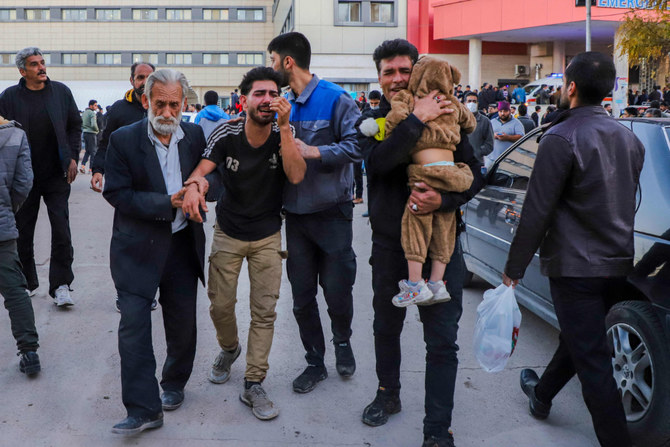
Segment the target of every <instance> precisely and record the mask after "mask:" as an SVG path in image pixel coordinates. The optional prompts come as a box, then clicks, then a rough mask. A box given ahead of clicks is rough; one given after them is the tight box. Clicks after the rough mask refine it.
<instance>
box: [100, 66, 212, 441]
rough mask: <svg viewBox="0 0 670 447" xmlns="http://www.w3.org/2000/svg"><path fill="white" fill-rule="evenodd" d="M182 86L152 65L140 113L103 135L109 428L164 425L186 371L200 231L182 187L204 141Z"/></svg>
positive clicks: (192, 339)
mask: <svg viewBox="0 0 670 447" xmlns="http://www.w3.org/2000/svg"><path fill="white" fill-rule="evenodd" d="M188 88H189V87H188V81H187V80H186V78H185V77H184V75H183V74H182V73H180V72H178V71H176V70H169V69H164V70H158V71H156V72H154V73H153V74H151V76H149V78H148V79H147V82H146V86H145V93H144V95H142V103H143V105H144V107H145V108H148V117H147V118H145V119H143V120H141V121H138V122H136V123H134V124H131V125H129V126H126V127H122V128H121V129H119V130H117V131H116V132H114V133H113V134H112V135H111V137H110V140H109V146H108V152H107V157H106V161H105V175H106V177H107V183H106V184H105V188H104V191H103V196H104V197H105V199H107V201H108V202H109V203H110V204H111V205H112V206H113V207H114V208H115V212H114V225H113V233H112V241H111V248H110V269H111V273H112V279H113V280H114V285H115V286H116V290H117V293H118V297H119V307H120V311H121V321H120V323H119V355H120V357H121V389H122V398H123V404H124V406H125V407H126V411H127V414H128V416H127V417H126V419H124V420H122V421H121V422H120V423H118V424H116V425H115V426H114V427H113V429H112V431H113V432H114V433H120V434H126V435H131V434H136V433H139V432H141V431H142V430H146V429H149V428H157V427H160V426H162V425H163V410H175V409H177V408H179V406H180V405H181V404H182V402H183V401H184V387H185V386H186V382H187V381H188V379H189V377H190V375H191V371H192V369H193V359H194V357H195V346H196V320H195V318H196V317H195V315H196V295H197V285H198V279H200V280H201V281H203V284H204V273H203V272H204V270H203V265H204V253H205V234H204V232H203V228H202V223H197V222H195V221H193V220H189V216H188V214H184V213H183V211H182V209H181V207H182V201H183V198H184V194H185V192H186V188H184V187H183V186H182V185H183V184H184V181H185V180H186V179H187V178H188V176H189V174H190V173H191V172H192V171H193V170H194V169H195V167H196V166H197V164H198V162H199V161H200V156H201V154H202V152H203V150H204V148H205V146H206V142H205V137H204V135H203V132H202V128H201V127H200V126H198V125H196V124H191V123H184V122H182V121H181V111H182V110H183V107H184V105H185V102H186V93H187V91H188ZM189 187H192V188H197V186H196V185H192V186H189ZM157 291H160V299H159V303H160V305H161V309H162V311H163V324H164V326H165V338H166V342H167V357H166V359H165V364H164V365H163V372H162V378H161V382H160V386H161V388H162V389H163V393H162V394H161V395H160V396H159V390H158V382H157V380H156V360H155V358H154V352H153V345H152V342H151V315H150V314H151V302H152V300H153V298H154V297H155V296H156V292H157Z"/></svg>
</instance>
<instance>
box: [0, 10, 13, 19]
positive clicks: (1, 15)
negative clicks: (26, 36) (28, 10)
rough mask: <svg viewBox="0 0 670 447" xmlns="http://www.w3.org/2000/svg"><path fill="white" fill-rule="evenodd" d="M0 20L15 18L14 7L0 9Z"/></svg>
mask: <svg viewBox="0 0 670 447" xmlns="http://www.w3.org/2000/svg"><path fill="white" fill-rule="evenodd" d="M0 20H16V9H0Z"/></svg>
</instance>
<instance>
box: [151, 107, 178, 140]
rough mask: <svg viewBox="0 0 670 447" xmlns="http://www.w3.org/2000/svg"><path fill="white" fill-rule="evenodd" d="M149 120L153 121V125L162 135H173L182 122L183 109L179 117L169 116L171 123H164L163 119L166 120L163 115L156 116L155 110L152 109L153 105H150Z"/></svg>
mask: <svg viewBox="0 0 670 447" xmlns="http://www.w3.org/2000/svg"><path fill="white" fill-rule="evenodd" d="M147 115H148V118H149V122H150V123H151V127H153V128H154V130H155V131H156V132H157V133H159V134H161V135H172V134H173V133H175V132H177V129H178V128H179V123H180V122H181V111H179V116H178V117H177V118H175V117H170V118H168V121H170V122H169V123H164V122H161V121H164V120H165V118H163V117H162V116H156V115H154V111H153V110H151V106H149V111H148V112H147Z"/></svg>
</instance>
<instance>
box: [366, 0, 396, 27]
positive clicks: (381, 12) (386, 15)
mask: <svg viewBox="0 0 670 447" xmlns="http://www.w3.org/2000/svg"><path fill="white" fill-rule="evenodd" d="M370 21H371V22H372V23H391V22H393V3H383V2H372V3H370Z"/></svg>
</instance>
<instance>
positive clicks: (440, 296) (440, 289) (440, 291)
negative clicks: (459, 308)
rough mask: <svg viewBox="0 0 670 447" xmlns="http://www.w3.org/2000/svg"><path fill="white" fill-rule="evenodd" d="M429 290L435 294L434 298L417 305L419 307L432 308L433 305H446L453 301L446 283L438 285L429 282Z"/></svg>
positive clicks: (439, 282) (440, 282)
mask: <svg viewBox="0 0 670 447" xmlns="http://www.w3.org/2000/svg"><path fill="white" fill-rule="evenodd" d="M428 288H429V289H430V291H431V292H433V298H431V299H429V300H426V301H424V302H422V303H417V304H418V305H419V306H430V305H431V304H437V303H444V302H447V301H450V300H451V295H449V292H448V291H447V286H446V284H445V283H444V281H438V282H437V283H436V284H433V283H431V282H430V281H429V282H428Z"/></svg>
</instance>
